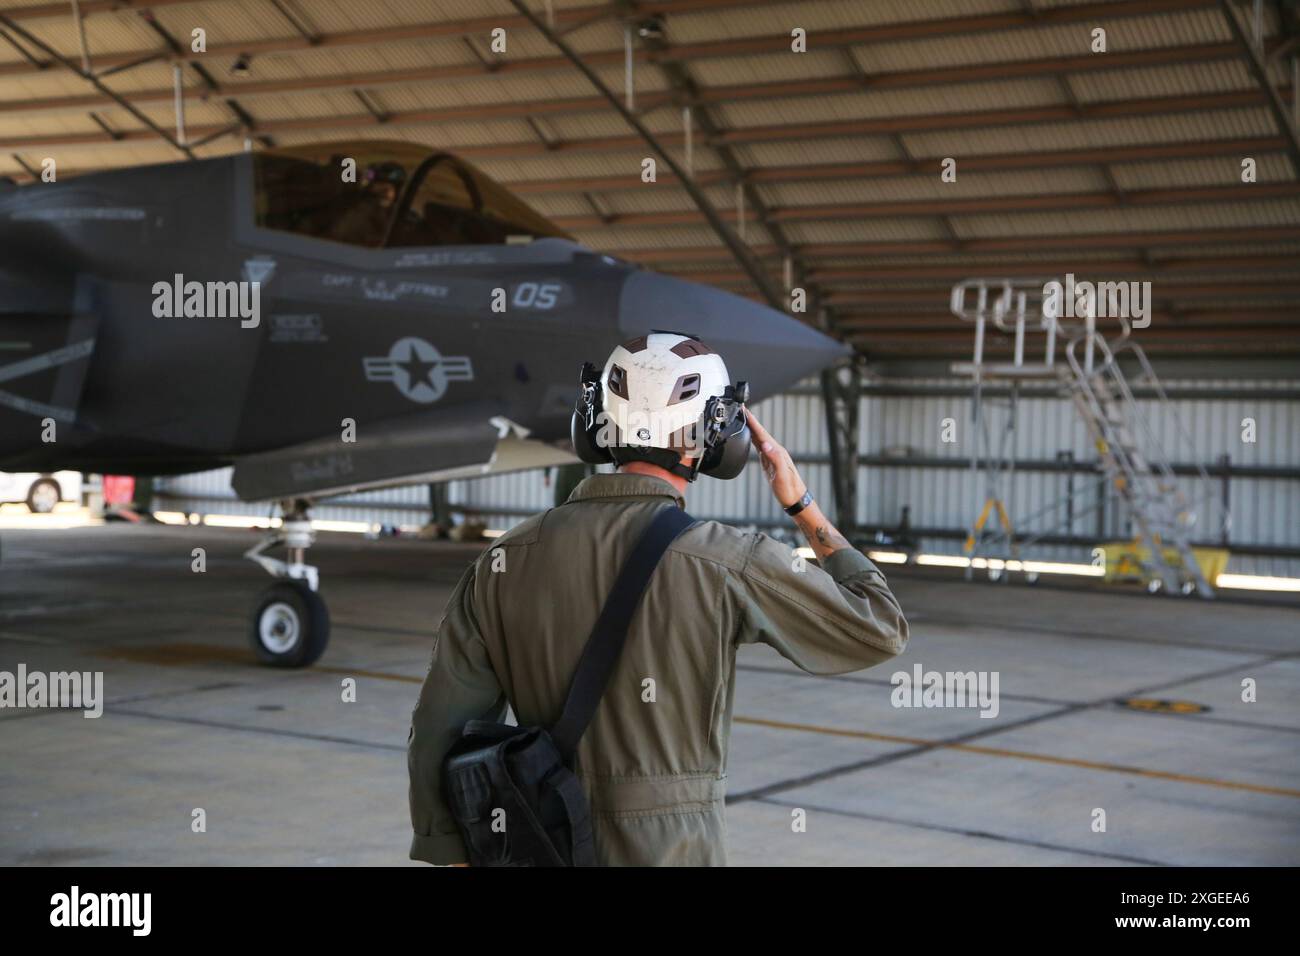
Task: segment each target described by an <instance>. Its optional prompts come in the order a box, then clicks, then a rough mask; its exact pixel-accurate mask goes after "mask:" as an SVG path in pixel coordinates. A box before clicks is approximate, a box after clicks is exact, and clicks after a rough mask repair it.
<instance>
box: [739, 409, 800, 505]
mask: <svg viewBox="0 0 1300 956" xmlns="http://www.w3.org/2000/svg"><path fill="white" fill-rule="evenodd" d="M745 417H746V419H748V420H749V440H750V441H751V442H752V443H753V445H754V449H755V450H756V451H757V452H758V457H759V461H760V462H762V465H763V474H765V475H766V476H767V480H768V482H769V483H770V484H771V486H772V494H773V495H775V496H776V500H777V504H779V505H780V506H781V507H782V508H788V507H790V506H791V505H792V504H794V503H795V502H796V501H798V500H799V499H800V498H802V497H803V493H804V492H805V491H807V490H808V489H807V486H805V485H804V482H803V478H801V477H800V476H799V469H798V468H796V467H795V466H794V460H793V459H792V458H791V457H790V453H789V452H788V451H786V450H785V446H783V445H782V444H781V443H780V442H778V441H777V440H776V439H775V438H773V437H772V436H771V435H770V434H768V431H767V429H766V428H764V427H763V425H762V423H761V422H760V421H759V420H758V419H757V418H755V417H754V413H753V412H751V411H750V410H749V409H748V408H747V409H745Z"/></svg>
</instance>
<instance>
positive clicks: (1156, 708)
mask: <svg viewBox="0 0 1300 956" xmlns="http://www.w3.org/2000/svg"><path fill="white" fill-rule="evenodd" d="M1118 703H1119V704H1120V706H1122V707H1127V708H1129V709H1130V710H1145V711H1148V712H1150V713H1154V714H1203V713H1205V712H1207V711H1208V710H1209V709H1210V708H1209V707H1206V706H1205V705H1204V704H1197V703H1195V702H1194V701H1190V700H1156V699H1155V698H1154V697H1128V698H1125V699H1124V700H1121V701H1119V702H1118Z"/></svg>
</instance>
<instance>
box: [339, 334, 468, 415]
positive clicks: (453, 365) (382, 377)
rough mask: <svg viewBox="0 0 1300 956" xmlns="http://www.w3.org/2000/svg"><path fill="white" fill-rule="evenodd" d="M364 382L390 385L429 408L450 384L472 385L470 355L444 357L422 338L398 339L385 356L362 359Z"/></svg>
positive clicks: (408, 337)
mask: <svg viewBox="0 0 1300 956" xmlns="http://www.w3.org/2000/svg"><path fill="white" fill-rule="evenodd" d="M362 362H363V365H364V368H365V372H366V381H367V382H392V383H393V385H395V386H396V387H397V390H398V391H399V392H401V393H402V394H403V395H405V396H406V397H407V398H409V399H410V400H411V401H413V402H419V403H420V404H421V405H428V404H431V403H433V402H436V401H437V400H438V399H440V398H442V396H443V394H444V393H445V392H446V391H447V384H448V383H449V382H472V381H473V380H474V371H473V369H472V368H471V366H470V360H469V356H467V355H456V356H450V355H448V356H444V355H443V354H442V353H441V352H439V351H438V350H437V349H436V348H434V347H433V346H432V345H430V344H429V343H428V342H426V341H425V340H424V339H420V338H416V337H414V336H407V337H406V338H403V339H398V340H397V341H396V342H394V343H393V347H392V348H390V349H389V350H388V354H387V355H380V356H372V357H369V358H365V359H363V360H362Z"/></svg>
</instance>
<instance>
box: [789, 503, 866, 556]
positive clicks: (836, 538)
mask: <svg viewBox="0 0 1300 956" xmlns="http://www.w3.org/2000/svg"><path fill="white" fill-rule="evenodd" d="M794 523H795V524H797V525H798V526H799V530H800V531H802V532H803V536H804V537H805V538H807V539H808V546H809V547H810V548H812V549H813V553H814V554H816V555H817V558H818V560H821V559H823V558H827V557H829V556H830V555H832V554H834V553H835V552H836V551H840V550H843V549H844V548H849V547H852V545H850V544H849V543H848V541H847V540H845V538H844V536H843V535H842V534H840V533H839V532H838V531H836V530H835V525H833V524H831V522H830V519H829V518H827V517H826V516H825V515H824V514H822V509H821V507H820V506H819V505H818V504H817V502H815V501H814V502H813V503H812V504H810V505H809V506H808V507H807V508H804V509H803V511H801V512H799V513H798V514H797V515H795V516H794Z"/></svg>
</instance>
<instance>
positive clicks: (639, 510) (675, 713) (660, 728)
mask: <svg viewBox="0 0 1300 956" xmlns="http://www.w3.org/2000/svg"><path fill="white" fill-rule="evenodd" d="M600 383H601V386H602V388H603V393H604V397H605V412H606V414H607V415H608V416H609V419H610V420H611V421H615V422H617V421H619V417H620V415H621V416H622V421H623V422H624V424H625V425H626V423H627V422H628V421H631V420H636V421H638V422H640V421H649V422H651V426H650V427H648V428H646V427H642V428H638V429H629V428H626V427H624V428H619V427H617V426H614V427H612V428H610V429H608V430H607V431H606V433H605V434H606V435H607V447H608V451H609V452H610V454H611V456H612V458H613V460H614V462H615V463H616V464H617V471H616V472H614V473H613V474H596V475H592V476H591V477H588V478H586V479H585V480H583V481H582V482H581V483H580V484H579V485H578V486H577V488H576V489H575V490H574V491H573V493H572V494H571V495H570V496H569V498H568V501H566V502H565V503H564V504H563V505H561V506H559V507H556V508H552V509H550V510H548V511H546V512H544V513H542V514H539V515H535V516H534V517H532V518H530V519H528V520H526V521H524V522H523V523H521V524H519V525H517V526H516V527H515V528H513V529H511V530H510V531H509V532H507V533H506V534H504V535H502V536H501V537H500V538H498V539H497V540H496V541H495V542H494V543H493V546H492V548H490V549H489V550H488V551H486V552H485V553H484V554H483V555H482V556H481V557H480V558H479V559H478V560H476V561H475V562H474V563H473V564H472V565H471V566H470V567H469V569H468V570H467V571H466V572H465V573H464V575H463V576H462V577H461V579H460V582H459V583H458V584H457V585H456V588H455V590H454V591H453V593H452V595H451V599H450V600H449V601H448V603H447V607H446V612H445V615H444V617H443V619H442V621H441V623H440V625H439V627H438V631H437V636H436V638H435V641H434V648H433V657H432V663H431V665H430V668H429V672H428V675H427V677H426V678H425V681H424V685H423V687H422V689H421V692H420V696H419V701H418V703H417V705H416V707H415V710H414V713H413V714H412V721H411V735H410V742H409V749H408V764H409V771H410V808H411V821H412V825H413V828H414V838H413V840H412V843H411V849H410V856H411V858H412V859H416V860H424V861H426V862H429V863H435V864H443V865H447V864H461V863H464V861H465V860H466V859H467V856H466V851H465V847H464V844H463V841H462V839H461V836H460V833H459V831H458V830H457V827H456V823H455V821H454V820H453V819H452V818H451V816H450V813H449V810H448V808H447V806H446V804H445V802H444V800H443V797H442V793H441V772H442V771H441V762H442V759H443V756H444V755H445V754H446V752H447V750H448V749H449V748H450V747H451V746H452V744H453V743H454V742H455V740H456V739H457V737H458V736H459V735H460V733H461V729H462V727H463V726H464V725H465V723H466V722H467V721H469V720H473V719H485V720H500V719H501V718H502V716H503V714H504V712H505V709H506V706H507V704H508V705H509V706H510V707H512V708H513V710H514V713H515V715H516V717H517V719H518V722H519V724H520V725H521V726H532V725H544V726H550V725H551V724H553V723H554V721H555V720H556V719H557V718H558V716H559V714H560V712H561V710H562V709H563V704H564V700H565V695H566V693H567V691H568V688H569V682H570V679H571V677H572V675H573V672H574V669H575V667H576V665H577V661H578V658H579V655H580V654H581V653H582V650H583V647H584V645H585V643H586V640H587V637H588V635H589V633H590V631H591V628H592V625H593V624H594V622H595V620H596V617H597V615H598V614H599V612H600V609H601V606H602V604H603V602H604V600H605V598H606V596H607V594H608V593H609V591H610V589H611V588H612V586H613V583H614V579H615V577H616V575H617V574H618V572H619V570H620V568H621V567H622V564H623V561H624V559H625V558H626V557H627V555H628V554H629V552H630V550H631V548H632V545H633V544H634V543H635V542H636V541H637V539H638V536H639V535H640V534H641V532H642V531H643V530H644V529H645V528H646V527H647V526H648V525H649V523H650V521H651V519H652V517H653V516H654V515H655V513H656V512H657V511H658V510H659V509H661V508H664V507H676V508H682V507H685V494H686V489H687V485H688V479H690V478H693V477H694V475H695V472H694V469H693V467H692V466H693V465H695V464H696V463H695V460H694V458H693V457H692V456H691V454H690V452H691V451H692V450H693V449H697V448H698V446H692V445H690V444H689V443H687V444H683V440H682V436H683V434H684V432H683V429H688V430H689V428H690V427H691V426H693V425H696V424H698V422H699V420H700V419H701V418H702V416H703V415H704V413H705V409H706V403H707V401H708V399H709V397H710V396H717V395H721V394H722V393H723V390H724V388H726V387H727V386H728V385H729V384H730V379H729V377H728V376H727V371H726V366H725V365H724V364H723V361H722V359H721V357H720V356H718V355H717V354H716V353H714V352H712V351H711V350H710V349H709V348H708V347H707V346H705V345H704V344H703V343H701V342H699V341H698V340H697V339H694V338H693V337H690V336H684V335H679V334H675V333H674V334H670V333H652V334H650V335H647V336H642V337H641V338H639V339H634V340H632V341H631V342H628V343H625V344H624V345H621V346H619V347H618V348H616V349H615V350H614V353H613V354H612V355H611V356H610V358H609V361H608V362H606V364H605V367H604V372H603V374H602V375H601V378H600ZM743 414H744V415H745V416H746V419H747V424H748V437H749V440H750V441H751V442H752V445H753V448H754V449H755V450H756V451H757V453H758V456H759V459H760V461H761V463H762V467H763V470H764V472H765V474H766V476H767V479H768V482H769V484H770V486H771V491H772V494H773V496H774V497H775V498H776V500H777V503H778V504H779V505H780V506H781V507H782V508H783V509H785V510H786V511H787V513H789V514H791V515H792V518H793V521H794V523H795V524H796V525H797V526H798V528H799V529H800V531H802V532H803V535H804V537H805V538H806V539H807V542H808V545H809V547H810V548H812V550H813V551H814V552H815V554H816V556H817V559H818V561H819V563H820V567H818V566H815V565H812V564H811V563H805V562H801V561H798V560H796V559H795V556H794V555H793V553H792V551H791V549H790V548H789V547H788V546H786V545H783V544H780V543H778V542H777V541H775V540H773V539H772V538H770V537H768V536H767V535H765V534H761V533H756V532H746V531H741V530H738V529H736V528H733V527H730V526H728V525H725V524H721V523H719V522H717V521H703V522H699V523H697V524H695V525H693V526H692V527H690V528H689V529H688V530H686V531H685V532H684V533H683V534H682V535H681V536H680V537H678V538H677V539H676V540H675V542H674V543H673V544H672V545H671V547H670V548H669V550H668V552H667V553H666V554H665V555H664V557H663V559H662V560H661V562H660V564H659V566H658V567H657V569H656V570H655V572H654V575H653V576H652V577H651V579H650V583H649V586H648V587H647V589H646V591H645V593H644V596H643V597H642V599H641V604H640V605H639V609H638V611H637V613H636V615H635V616H634V617H633V619H632V623H631V626H630V630H629V632H628V639H627V643H626V645H625V647H624V648H623V651H622V656H621V657H620V658H619V661H618V664H617V666H616V669H615V671H614V674H613V678H612V679H611V681H610V683H609V685H608V688H607V689H606V691H605V695H604V697H603V698H602V699H601V701H600V705H599V708H598V709H597V711H596V715H595V717H594V719H593V720H592V722H591V724H590V726H589V727H588V728H587V731H586V733H585V734H584V735H583V737H582V739H581V741H580V743H579V747H578V751H577V756H576V761H575V768H574V769H575V771H576V773H577V775H578V778H579V780H580V781H581V783H582V785H583V788H584V790H585V791H586V793H587V796H588V799H589V800H590V803H591V810H592V825H593V831H594V838H595V847H596V855H597V858H598V859H599V861H600V862H601V863H602V864H604V865H723V864H725V863H726V845H725V833H726V827H725V822H724V817H723V810H724V807H723V798H724V791H725V777H726V775H725V767H726V760H727V745H728V739H729V736H730V730H731V716H732V701H733V698H734V694H735V685H736V652H737V649H738V648H740V647H741V646H742V645H745V644H759V643H761V644H767V645H769V646H771V647H773V648H775V649H776V650H777V651H778V652H779V653H780V654H781V655H782V656H784V657H785V658H786V659H787V660H789V661H790V662H792V663H793V664H795V665H796V666H798V667H800V668H802V669H803V670H805V671H807V672H809V673H812V674H842V673H846V672H849V671H856V670H861V669H862V668H866V667H871V666H873V665H876V664H879V663H881V662H883V661H887V660H889V659H890V658H892V657H894V656H896V655H898V654H900V653H902V651H903V650H904V648H905V646H906V644H907V637H908V629H907V622H906V620H905V619H904V617H903V612H902V609H901V608H900V607H899V604H898V601H897V600H895V598H894V596H893V594H892V593H890V590H889V587H888V585H887V584H886V582H885V578H884V575H883V574H881V573H880V571H879V570H878V569H877V568H876V567H875V565H873V564H872V563H871V561H870V560H868V559H867V558H866V557H865V556H864V555H863V554H862V553H861V552H859V551H858V550H857V549H855V548H853V547H852V546H850V544H849V542H848V541H846V540H845V539H844V537H843V536H842V535H840V533H839V532H838V531H837V530H836V529H835V527H834V526H833V525H832V524H831V522H830V520H829V519H828V518H827V517H826V515H825V514H823V513H822V511H821V509H820V508H819V507H818V505H817V503H816V502H815V501H813V500H812V496H811V494H810V493H809V492H808V488H807V486H806V485H805V483H804V481H803V479H802V478H801V477H800V475H799V470H798V469H797V468H796V467H795V464H794V462H793V461H792V460H791V457H790V455H789V453H788V452H787V451H786V450H785V448H784V447H782V446H781V444H780V443H779V442H777V440H776V439H775V438H773V437H772V435H770V434H769V433H768V432H767V430H766V429H765V428H764V427H763V425H762V424H761V423H760V422H759V421H758V419H756V418H755V417H754V416H753V414H752V413H751V412H749V410H748V409H744V410H743ZM629 416H632V417H631V418H629ZM637 416H641V417H640V418H637ZM633 432H635V434H636V438H634V437H633V435H632V433H633ZM647 436H648V437H647ZM638 439H639V443H638V444H631V442H632V441H636V440H638ZM747 450H748V449H747V448H746V449H743V451H747ZM741 461H742V462H743V457H742V459H741ZM647 678H649V679H652V680H653V681H654V685H653V686H654V689H655V692H654V695H653V697H654V699H653V701H652V702H648V701H647V700H646V699H644V697H645V694H644V688H645V687H646V686H647V685H646V684H645V683H644V682H645V681H646V679H647Z"/></svg>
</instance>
